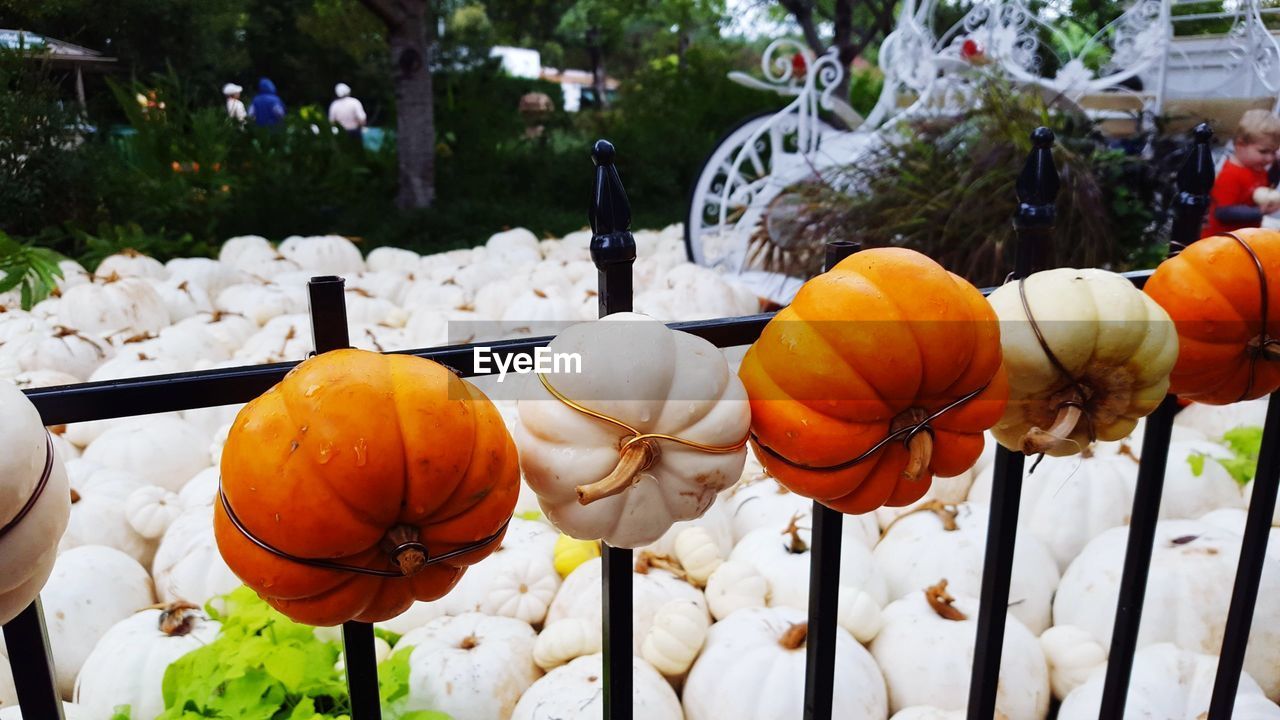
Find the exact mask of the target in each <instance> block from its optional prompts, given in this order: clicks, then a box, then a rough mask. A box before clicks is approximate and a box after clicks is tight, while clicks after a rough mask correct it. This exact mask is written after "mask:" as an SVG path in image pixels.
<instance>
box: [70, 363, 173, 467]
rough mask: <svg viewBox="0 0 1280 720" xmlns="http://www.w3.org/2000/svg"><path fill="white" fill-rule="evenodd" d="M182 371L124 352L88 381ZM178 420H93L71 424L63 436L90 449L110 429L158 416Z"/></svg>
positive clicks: (166, 414)
mask: <svg viewBox="0 0 1280 720" xmlns="http://www.w3.org/2000/svg"><path fill="white" fill-rule="evenodd" d="M181 371H182V368H180V367H178V366H177V365H175V364H174V363H173V362H171V361H169V360H165V359H162V358H153V357H150V356H146V355H139V354H138V353H135V352H130V353H121V354H118V355H116V356H115V357H113V358H111V359H110V360H108V361H106V362H104V363H102V364H101V365H99V366H98V369H97V370H94V371H93V374H92V375H90V376H89V382H99V381H102V380H120V379H124V378H134V377H148V376H151V375H166V374H169V373H176V372H181ZM166 416H167V417H177V416H178V414H177V413H156V414H154V415H143V416H136V417H124V418H113V419H111V420H90V421H87V422H80V423H70V424H68V425H67V429H66V432H65V433H64V435H65V437H66V438H67V440H69V441H71V443H72V444H74V445H76V446H78V447H82V448H84V447H88V446H89V444H90V443H92V442H93V441H94V440H96V439H97V438H98V437H99V436H101V435H102V434H103V433H104V432H106V431H107V430H109V429H111V428H115V427H123V426H126V425H133V424H136V423H143V422H147V421H148V420H150V419H151V418H157V417H166Z"/></svg>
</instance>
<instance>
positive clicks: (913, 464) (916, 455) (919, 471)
mask: <svg viewBox="0 0 1280 720" xmlns="http://www.w3.org/2000/svg"><path fill="white" fill-rule="evenodd" d="M907 450H908V451H909V452H910V453H911V456H910V457H909V458H908V459H907V466H906V467H905V468H903V469H902V476H903V477H905V478H906V479H908V480H910V481H911V482H917V481H919V480H920V478H921V477H923V476H924V474H925V473H927V472H928V471H929V462H930V461H932V460H933V436H932V435H930V434H929V433H928V432H918V433H916V434H915V435H913V436H912V438H911V440H910V441H909V442H908V443H907Z"/></svg>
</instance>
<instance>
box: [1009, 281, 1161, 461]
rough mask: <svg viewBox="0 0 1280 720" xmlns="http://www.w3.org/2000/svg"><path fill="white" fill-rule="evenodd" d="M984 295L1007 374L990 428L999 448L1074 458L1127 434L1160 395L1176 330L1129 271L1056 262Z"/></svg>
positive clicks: (1152, 407)
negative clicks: (1003, 401)
mask: <svg viewBox="0 0 1280 720" xmlns="http://www.w3.org/2000/svg"><path fill="white" fill-rule="evenodd" d="M1023 291H1025V294H1024V292H1023ZM1024 297H1025V300H1024ZM987 300H988V301H989V302H990V303H991V307H992V309H994V310H995V312H996V315H997V317H999V319H1000V321H1001V332H1000V344H1001V346H1002V348H1003V350H1004V363H1005V367H1006V368H1007V369H1008V371H1009V390H1010V396H1009V399H1010V402H1009V406H1008V409H1007V410H1006V411H1005V415H1004V417H1003V418H1001V420H1000V422H998V423H996V426H995V427H994V428H992V429H991V432H992V434H993V435H995V437H996V439H997V440H999V441H1000V443H1001V444H1002V445H1004V446H1005V447H1008V448H1013V449H1017V450H1021V451H1023V452H1027V453H1039V452H1047V453H1049V454H1050V455H1058V456H1061V455H1071V454H1074V453H1077V452H1079V451H1080V450H1082V449H1083V448H1084V447H1085V446H1086V445H1089V444H1090V441H1091V439H1093V438H1095V437H1096V439H1098V440H1119V439H1121V438H1123V437H1125V436H1126V435H1128V434H1129V433H1130V432H1132V431H1133V428H1134V425H1135V424H1136V423H1137V421H1138V418H1141V417H1143V416H1145V415H1147V414H1148V413H1150V412H1151V411H1152V410H1155V408H1156V406H1157V405H1159V404H1160V401H1161V400H1163V399H1164V396H1165V391H1166V390H1167V389H1168V387H1169V372H1170V370H1172V369H1173V363H1174V361H1175V360H1176V359H1177V357H1178V336H1177V333H1176V332H1175V330H1174V327H1173V321H1171V320H1170V319H1169V315H1168V313H1166V312H1165V311H1164V308H1161V307H1160V306H1159V305H1157V304H1156V302H1155V301H1154V300H1152V299H1151V298H1150V297H1148V296H1147V295H1146V294H1145V293H1143V292H1142V291H1140V290H1137V289H1135V288H1134V286H1133V283H1131V282H1129V280H1128V279H1127V278H1125V277H1122V276H1120V275H1118V274H1116V273H1112V272H1108V271H1106V270H1099V269H1094V268H1089V269H1083V270H1076V269H1073V268H1058V269H1054V270H1046V271H1043V272H1038V273H1035V274H1033V275H1031V276H1029V277H1027V278H1026V279H1025V280H1024V281H1023V282H1011V283H1008V284H1006V285H1004V286H1002V287H1000V288H998V289H997V290H996V291H995V292H993V293H991V295H990V296H989V297H988V298H987ZM1028 309H1029V310H1028ZM1028 312H1030V316H1031V317H1032V318H1034V319H1035V323H1036V324H1035V325H1034V326H1033V324H1032V322H1031V321H1030V318H1028ZM1036 328H1038V329H1039V330H1040V334H1039V336H1038V335H1037V334H1036V332H1035V329H1036ZM1040 338H1043V343H1044V344H1043V345H1042V344H1041V339H1040ZM1046 347H1047V348H1048V349H1049V351H1050V352H1052V354H1053V356H1054V357H1056V359H1057V362H1056V363H1055V362H1054V361H1053V360H1051V359H1050V357H1049V354H1047V353H1046V351H1045V348H1046ZM1064 371H1065V372H1064ZM1077 388H1079V389H1080V390H1079V391H1078V390H1077ZM1080 393H1083V394H1084V396H1083V397H1082V396H1080ZM1072 403H1075V404H1072Z"/></svg>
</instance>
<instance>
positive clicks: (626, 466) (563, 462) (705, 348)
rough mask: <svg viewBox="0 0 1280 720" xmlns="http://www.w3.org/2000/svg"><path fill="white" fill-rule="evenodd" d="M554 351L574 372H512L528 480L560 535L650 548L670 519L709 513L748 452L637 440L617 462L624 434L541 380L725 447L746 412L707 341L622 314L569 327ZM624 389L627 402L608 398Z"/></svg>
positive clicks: (632, 419) (653, 428)
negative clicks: (572, 357)
mask: <svg viewBox="0 0 1280 720" xmlns="http://www.w3.org/2000/svg"><path fill="white" fill-rule="evenodd" d="M638 348H643V349H644V352H637V349H638ZM550 350H551V351H552V352H553V353H577V354H578V355H579V357H580V358H581V363H582V366H581V372H578V373H571V372H552V373H548V374H546V375H545V376H535V375H533V374H528V375H522V376H519V377H520V379H522V380H523V381H524V382H525V383H527V384H526V386H525V390H524V391H523V392H522V394H521V396H520V397H521V398H522V399H521V401H520V423H519V424H518V425H517V426H516V429H515V440H516V445H517V446H518V447H519V449H520V465H521V468H522V469H523V471H524V475H525V480H526V481H527V482H528V483H529V486H530V487H532V488H533V490H534V491H535V492H537V493H538V496H539V499H540V501H541V505H542V509H543V513H544V514H545V515H546V516H547V518H548V519H550V520H551V522H552V523H553V524H554V525H556V527H558V528H559V529H560V530H561V531H563V532H564V533H565V534H567V535H571V536H573V537H577V538H580V539H586V540H594V539H603V540H604V541H605V542H607V543H609V544H610V545H613V546H615V547H636V546H639V545H643V544H645V543H649V542H653V541H654V540H657V539H658V538H659V537H661V536H662V534H663V533H665V532H666V531H667V530H668V529H669V528H670V527H671V525H672V523H674V522H676V521H679V520H690V519H693V518H695V517H698V516H700V515H702V514H703V513H705V512H706V510H707V508H708V507H709V506H710V505H711V503H712V502H713V501H714V500H715V497H716V493H717V492H718V491H720V490H721V489H723V488H725V487H728V486H729V485H730V484H732V483H733V482H735V481H736V480H737V479H738V477H739V476H740V475H741V473H742V465H743V462H744V461H745V458H746V449H745V447H744V448H741V449H738V450H735V451H732V452H723V453H710V452H704V451H700V450H695V449H692V448H689V447H686V446H684V445H679V444H676V443H673V442H667V441H661V442H658V441H653V440H642V441H639V442H636V443H635V444H633V445H631V446H629V447H628V449H627V450H625V451H621V456H620V451H619V446H620V442H621V441H622V440H624V439H625V437H626V436H627V435H626V433H625V431H622V430H620V429H619V428H617V427H616V426H614V425H612V424H609V423H605V422H603V421H601V420H599V419H596V418H594V417H590V416H588V415H585V414H583V413H581V412H579V411H578V410H575V409H573V408H571V407H570V406H568V405H566V404H564V403H562V402H560V401H559V400H557V399H555V398H554V397H552V396H551V395H550V393H549V392H548V391H547V389H546V388H545V387H543V386H542V385H541V384H540V383H539V381H538V377H545V378H546V379H547V380H548V381H550V383H551V384H552V385H553V387H555V388H556V389H557V391H559V392H560V393H562V394H563V395H564V396H565V397H567V398H571V399H573V400H574V401H576V402H579V403H582V404H584V405H585V406H587V407H591V408H592V409H594V410H595V411H597V412H602V413H604V414H606V415H608V416H610V417H616V418H617V419H618V420H620V421H622V422H625V423H627V424H628V425H630V426H631V427H634V428H636V429H638V430H639V431H640V432H646V433H652V432H657V433H666V434H670V435H675V436H678V437H682V438H684V439H687V440H691V441H695V442H700V443H705V444H708V445H713V446H717V447H732V446H733V445H734V444H736V443H739V442H741V441H742V439H743V438H744V437H745V436H746V433H747V431H748V428H749V426H750V422H751V417H750V410H749V408H748V405H747V402H746V391H745V390H744V389H743V386H742V382H741V381H740V380H739V379H738V378H737V376H736V375H732V374H730V373H729V369H728V365H726V364H725V361H724V355H722V354H721V353H720V351H719V350H717V349H716V348H715V346H713V345H712V344H711V343H709V342H707V341H706V340H703V339H701V338H697V337H694V336H693V335H689V334H687V333H681V332H675V331H672V330H670V329H668V328H667V327H666V326H665V325H663V324H662V323H660V322H658V321H656V320H654V319H652V318H647V317H644V316H642V315H636V314H634V313H618V314H614V315H611V316H609V317H607V318H604V319H602V320H598V321H595V322H590V323H580V324H578V325H574V326H572V327H570V328H569V329H567V330H565V331H564V332H563V333H561V334H560V335H559V336H558V337H557V338H556V339H555V340H553V341H552V342H551V344H550ZM621 388H626V391H625V395H626V397H627V399H626V400H613V399H612V398H617V397H618V392H619V389H621ZM584 502H585V503H587V504H583V503H584Z"/></svg>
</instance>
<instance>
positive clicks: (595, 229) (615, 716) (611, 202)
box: [588, 140, 636, 720]
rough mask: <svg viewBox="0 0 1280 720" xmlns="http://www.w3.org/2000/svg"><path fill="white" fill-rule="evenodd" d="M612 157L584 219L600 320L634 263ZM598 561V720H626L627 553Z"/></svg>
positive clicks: (622, 305)
mask: <svg viewBox="0 0 1280 720" xmlns="http://www.w3.org/2000/svg"><path fill="white" fill-rule="evenodd" d="M615 154H616V153H615V151H614V148H613V145H612V144H611V143H609V142H608V141H607V140H597V141H596V143H595V145H594V146H592V148H591V159H592V161H593V162H594V163H595V167H596V170H595V181H594V182H593V183H592V188H591V190H592V192H591V206H590V208H589V210H588V217H589V219H590V220H591V259H592V261H594V262H595V264H596V270H597V271H598V272H599V302H600V317H604V316H606V315H612V314H613V313H619V312H631V300H632V298H631V279H632V278H631V266H632V264H633V263H635V261H636V239H635V237H633V236H632V235H631V230H630V228H631V205H630V203H629V202H628V201H627V194H626V192H625V191H624V190H623V189H622V179H621V178H620V177H618V169H617V167H615V166H614V164H613V161H614V157H615ZM600 561H601V563H602V565H601V567H600V582H601V588H600V589H601V594H600V597H601V598H602V602H603V607H602V608H601V618H602V619H603V621H604V627H603V628H602V629H601V639H602V641H603V642H602V647H601V650H602V651H603V663H602V664H603V667H604V717H605V718H606V720H631V714H632V709H631V705H632V698H631V693H632V677H631V662H632V661H631V655H632V653H633V652H634V651H633V648H632V644H633V643H632V637H631V633H632V623H633V620H632V617H631V613H632V597H631V589H632V576H631V566H632V557H631V551H630V550H628V549H626V548H615V547H610V546H609V545H608V544H605V546H604V552H603V554H602V556H601V558H600Z"/></svg>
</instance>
